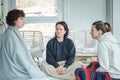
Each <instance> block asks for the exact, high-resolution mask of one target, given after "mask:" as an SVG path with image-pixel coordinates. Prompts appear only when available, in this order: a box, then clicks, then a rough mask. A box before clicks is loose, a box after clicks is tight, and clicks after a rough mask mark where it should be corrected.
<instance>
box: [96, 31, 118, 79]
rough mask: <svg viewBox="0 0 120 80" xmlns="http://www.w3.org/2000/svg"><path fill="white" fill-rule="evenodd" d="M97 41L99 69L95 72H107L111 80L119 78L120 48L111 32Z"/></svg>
mask: <svg viewBox="0 0 120 80" xmlns="http://www.w3.org/2000/svg"><path fill="white" fill-rule="evenodd" d="M98 41H99V44H98V59H99V63H100V67H99V68H98V69H97V71H100V72H109V73H110V76H111V77H112V78H120V61H119V58H120V48H119V46H118V44H117V41H116V39H115V38H114V36H113V35H112V34H111V32H107V33H104V34H103V35H102V36H101V37H100V39H99V40H98Z"/></svg>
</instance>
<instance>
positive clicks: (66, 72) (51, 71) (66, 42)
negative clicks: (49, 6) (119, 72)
mask: <svg viewBox="0 0 120 80" xmlns="http://www.w3.org/2000/svg"><path fill="white" fill-rule="evenodd" d="M68 33H69V29H68V26H67V24H66V22H64V21H60V22H57V23H56V26H55V37H54V38H53V39H51V40H50V41H49V42H48V43H47V50H46V61H47V63H48V64H47V65H45V67H44V68H45V69H44V70H45V72H46V73H47V74H48V75H49V76H53V77H56V78H59V79H67V80H74V79H75V78H74V70H75V68H77V67H78V66H82V64H81V63H78V64H77V63H74V60H75V52H76V51H75V46H74V43H73V41H72V40H71V39H69V38H67V36H68Z"/></svg>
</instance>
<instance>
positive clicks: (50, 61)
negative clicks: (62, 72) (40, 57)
mask: <svg viewBox="0 0 120 80" xmlns="http://www.w3.org/2000/svg"><path fill="white" fill-rule="evenodd" d="M53 45H54V44H52V43H50V42H48V44H47V49H46V61H47V63H48V64H51V65H53V66H54V67H55V68H57V67H58V66H59V64H58V63H57V62H56V60H55V56H54V51H52V50H53V48H54V46H53Z"/></svg>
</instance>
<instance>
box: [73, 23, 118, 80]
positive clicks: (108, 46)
mask: <svg viewBox="0 0 120 80" xmlns="http://www.w3.org/2000/svg"><path fill="white" fill-rule="evenodd" d="M111 31H112V27H111V25H110V24H109V23H106V22H102V21H96V22H94V23H93V24H92V28H91V36H92V38H93V39H97V40H98V49H97V53H98V62H99V67H98V68H97V69H96V70H95V74H91V75H92V76H98V75H97V73H105V72H107V73H108V74H109V75H110V77H111V78H112V80H120V62H119V57H120V48H119V46H118V43H117V41H116V39H115V37H114V36H113V35H112V33H111ZM94 65H95V64H93V66H94ZM87 68H88V67H87ZM80 71H81V70H80V69H76V71H75V75H76V80H77V78H81V75H79V73H80ZM87 74H90V73H87ZM91 75H90V76H91ZM103 75H104V74H103ZM84 77H85V76H84ZM98 77H100V76H98ZM101 77H102V76H101ZM85 78H87V77H85ZM107 78H108V77H107ZM94 79H95V78H94ZM95 80H97V79H95ZM99 80H100V78H99ZM101 80H104V79H102V78H101ZM105 80H106V78H105ZM107 80H110V79H107Z"/></svg>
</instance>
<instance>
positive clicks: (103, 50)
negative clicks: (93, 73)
mask: <svg viewBox="0 0 120 80" xmlns="http://www.w3.org/2000/svg"><path fill="white" fill-rule="evenodd" d="M108 53H109V52H108V48H107V44H105V43H104V42H102V43H100V44H99V46H98V60H99V63H100V67H99V68H98V69H97V71H100V72H107V71H108V70H109V54H108Z"/></svg>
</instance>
